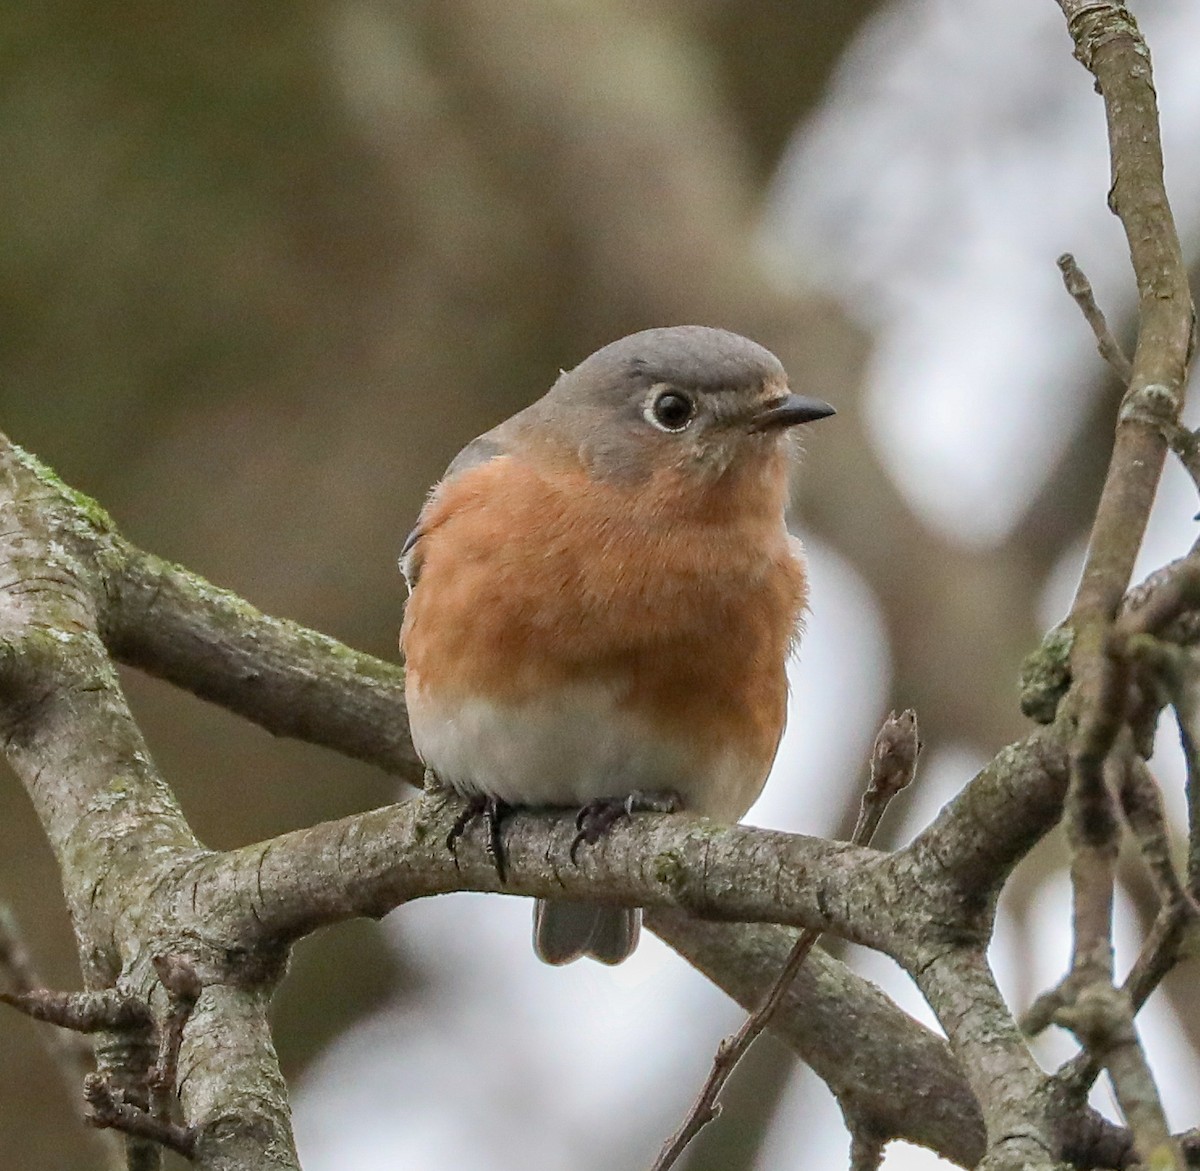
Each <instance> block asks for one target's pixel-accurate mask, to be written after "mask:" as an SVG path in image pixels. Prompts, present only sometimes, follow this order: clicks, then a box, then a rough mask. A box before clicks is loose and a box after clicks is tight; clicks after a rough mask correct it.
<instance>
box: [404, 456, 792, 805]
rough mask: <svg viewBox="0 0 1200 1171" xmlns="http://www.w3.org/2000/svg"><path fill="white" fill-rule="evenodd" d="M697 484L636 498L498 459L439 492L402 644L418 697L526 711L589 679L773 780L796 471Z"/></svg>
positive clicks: (659, 487)
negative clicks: (789, 506)
mask: <svg viewBox="0 0 1200 1171" xmlns="http://www.w3.org/2000/svg"><path fill="white" fill-rule="evenodd" d="M767 462H768V464H769V466H767V464H764V465H763V466H761V467H756V468H754V469H753V470H747V471H745V472H744V473H736V472H733V473H729V474H728V475H727V476H726V477H724V478H723V480H722V481H720V482H718V483H716V484H711V485H707V486H705V487H704V488H703V490H698V489H697V488H696V487H695V486H693V485H689V484H688V483H687V482H686V481H685V480H684V479H682V478H681V477H680V476H679V475H678V473H674V472H671V471H664V472H663V473H660V474H659V475H658V476H657V477H656V478H655V479H654V480H652V481H650V482H649V483H648V484H644V485H642V486H640V487H637V488H629V487H617V486H613V485H611V484H604V483H597V482H595V481H593V480H590V479H589V478H588V477H586V476H585V475H584V474H583V473H582V471H580V470H578V469H566V470H564V469H543V468H538V469H536V470H535V469H534V468H533V467H530V466H529V465H527V464H524V463H522V462H520V461H518V460H516V459H515V458H514V457H511V456H504V457H501V458H498V459H495V460H493V461H491V462H490V463H487V464H484V465H482V466H480V467H477V468H473V469H471V470H469V471H467V472H465V473H462V474H461V475H459V476H457V477H455V478H454V479H452V480H451V481H449V482H448V483H445V484H443V485H442V486H440V487H439V489H438V490H437V492H436V493H435V495H434V497H433V499H432V500H431V501H430V503H429V505H428V506H427V507H426V511H425V513H424V514H423V516H422V530H423V536H422V538H421V546H420V559H421V569H420V580H419V582H418V584H417V586H416V588H415V589H414V591H413V594H412V596H411V598H410V599H409V602H408V607H407V610H406V612H405V618H404V628H403V632H402V635H401V641H402V645H403V648H404V652H405V656H406V660H407V667H408V670H409V672H410V674H411V675H412V676H413V678H414V683H419V686H420V687H421V689H422V690H423V691H424V692H426V693H430V694H436V695H437V696H439V697H441V698H453V697H455V696H457V697H462V698H464V699H465V698H469V697H472V696H486V697H488V698H491V699H494V700H497V701H501V702H503V701H511V702H519V701H523V700H527V699H530V698H536V697H538V696H540V695H544V694H545V693H546V691H547V689H551V688H554V687H556V686H561V685H564V684H570V683H577V682H600V683H605V684H608V685H610V686H611V687H612V688H613V690H614V692H615V693H616V695H617V696H618V702H619V703H620V704H622V705H624V706H627V707H628V708H630V709H632V710H634V711H636V712H638V713H639V714H641V715H643V716H646V717H648V718H650V719H652V720H653V721H654V723H655V726H656V727H658V728H661V729H662V731H663V734H664V735H668V736H672V737H678V738H679V739H681V740H683V741H685V742H689V743H694V744H695V745H696V748H697V749H698V750H699V751H718V750H722V749H733V750H735V751H737V752H738V753H739V754H744V756H745V758H746V759H747V762H748V764H750V765H751V766H752V767H753V768H754V770H755V771H756V772H761V776H758V777H757V780H756V781H755V784H761V780H762V779H763V778H764V777H765V774H766V771H767V769H768V768H769V766H770V763H771V760H772V759H773V758H774V754H775V750H776V748H777V746H778V742H779V737H780V734H781V732H782V729H783V724H784V718H785V708H786V698H787V683H786V678H785V674H784V664H785V661H786V659H787V655H788V652H789V649H790V646H791V643H792V641H793V639H794V637H795V635H796V631H797V624H798V622H799V620H800V616H801V614H802V611H803V609H804V605H805V601H806V595H807V585H806V580H805V575H804V570H803V566H802V565H801V564H800V562H799V561H798V560H797V559H796V557H795V556H794V555H793V553H792V549H791V546H790V543H789V540H788V538H787V534H786V532H785V530H784V527H783V521H782V514H783V501H784V493H785V491H786V464H785V462H784V458H783V456H782V454H780V455H779V457H778V459H772V460H770V461H767Z"/></svg>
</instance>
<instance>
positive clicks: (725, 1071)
mask: <svg viewBox="0 0 1200 1171" xmlns="http://www.w3.org/2000/svg"><path fill="white" fill-rule="evenodd" d="M920 748H921V742H920V738H919V736H918V733H917V716H916V713H915V712H913V711H912V710H908V711H904V712H901V713H900V714H899V715H897V714H896V713H895V712H892V713H891V714H890V715H889V716H888V718H887V719H886V720H884V722H883V726H882V727H881V728H880V729H879V734H878V735H877V736H876V737H875V744H874V747H873V748H872V750H871V779H870V782H869V783H868V785H867V789H866V792H864V793H863V798H862V805H861V807H860V808H859V813H858V821H857V823H856V824H855V826H854V833H853V835H852V836H851V839H850V840H851V841H852V842H853V844H854V845H856V846H865V845H866V844H867V843H868V842H869V841H870V840H871V838H872V836H873V835H874V833H875V830H876V829H877V828H878V826H879V822H880V820H881V818H882V817H883V813H884V810H885V809H886V808H887V806H888V803H889V802H890V801H891V799H892V798H893V797H895V795H896V794H897V793H899V792H900V791H901V790H902V789H904V788H906V787H907V786H908V785H909V784H910V783H911V781H912V778H913V775H914V773H915V772H916V767H917V755H918V753H919V752H920ZM820 938H821V932H820V931H818V930H816V929H815V928H806V929H805V930H803V931H801V932H800V934H799V936H798V937H797V939H796V942H795V944H794V945H793V947H792V950H791V953H790V954H789V955H788V958H787V960H786V962H785V963H784V965H783V969H782V971H781V972H780V974H779V976H778V978H777V979H776V981H775V983H774V984H773V985H772V986H771V990H770V991H769V992H768V993H767V997H766V999H765V1000H764V1001H763V1003H762V1006H761V1007H760V1008H759V1009H758V1010H757V1011H755V1012H754V1013H752V1014H751V1015H750V1016H749V1017H747V1018H746V1021H745V1023H744V1024H743V1025H742V1027H741V1028H740V1029H739V1030H738V1031H737V1032H736V1033H735V1034H734V1035H733V1036H732V1037H726V1038H725V1040H723V1041H722V1042H721V1044H720V1045H719V1046H718V1048H717V1054H716V1057H715V1058H714V1059H713V1064H712V1069H711V1070H710V1071H709V1074H708V1078H707V1080H706V1081H705V1083H704V1086H703V1087H702V1088H701V1090H700V1094H699V1096H698V1097H697V1098H696V1100H695V1102H694V1103H693V1104H692V1107H691V1109H690V1110H689V1111H688V1113H687V1116H686V1117H685V1118H684V1120H683V1122H682V1123H680V1125H679V1128H678V1130H676V1131H675V1133H674V1134H673V1135H672V1136H671V1137H670V1139H668V1140H667V1142H666V1143H665V1144H664V1146H663V1148H662V1150H661V1151H660V1152H659V1154H658V1158H657V1159H656V1160H655V1161H654V1166H653V1171H667V1169H668V1168H670V1167H673V1166H674V1165H675V1163H676V1161H677V1160H678V1159H679V1156H680V1155H681V1154H683V1151H684V1148H686V1147H687V1145H688V1143H690V1142H691V1141H692V1139H693V1138H695V1137H696V1135H697V1134H699V1133H700V1131H701V1130H702V1129H703V1128H704V1127H705V1126H707V1125H708V1124H709V1123H710V1122H712V1121H713V1119H714V1118H716V1117H717V1115H718V1114H719V1113H720V1103H719V1102H718V1101H717V1098H718V1096H719V1095H720V1093H721V1090H722V1089H723V1088H724V1086H725V1083H726V1082H727V1081H728V1080H729V1078H730V1075H731V1074H732V1073H733V1071H734V1069H735V1068H736V1067H737V1064H738V1062H739V1061H740V1060H741V1059H742V1057H743V1056H744V1055H745V1053H746V1051H747V1050H748V1049H749V1048H750V1046H751V1045H752V1044H753V1043H754V1041H755V1040H756V1039H757V1037H758V1036H759V1035H760V1034H761V1033H762V1032H763V1031H764V1030H765V1029H766V1028H767V1026H768V1025H769V1024H770V1023H771V1018H772V1017H773V1016H774V1015H775V1012H776V1011H777V1010H778V1008H779V1006H780V1005H781V1004H782V1003H783V1001H784V998H785V996H786V995H787V991H788V989H789V988H790V987H791V984H792V981H793V980H794V979H795V976H796V973H797V972H798V971H799V970H800V968H801V966H802V965H803V964H804V961H805V960H806V959H807V958H808V953H809V952H810V951H812V949H813V946H814V945H815V944H816V942H817V940H818V939H820Z"/></svg>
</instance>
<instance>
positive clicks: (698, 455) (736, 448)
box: [536, 325, 834, 482]
mask: <svg viewBox="0 0 1200 1171" xmlns="http://www.w3.org/2000/svg"><path fill="white" fill-rule="evenodd" d="M536 411H537V414H538V416H539V417H540V418H539V421H541V422H545V423H550V424H551V425H552V426H553V429H554V431H555V432H556V433H557V434H558V435H559V436H560V437H561V438H562V439H564V440H566V441H567V442H568V443H570V445H571V446H572V447H573V448H574V449H575V450H576V451H578V453H579V456H580V458H581V459H582V460H583V461H584V462H585V463H586V464H587V465H588V467H589V469H590V470H591V472H592V473H593V474H594V475H597V476H601V477H603V478H605V479H610V480H617V481H625V482H637V481H640V480H644V479H645V478H647V477H648V476H649V475H651V474H652V473H653V472H654V471H655V470H657V469H660V468H676V469H679V470H680V471H684V472H686V471H694V472H695V473H696V474H697V475H700V476H702V477H704V478H705V479H711V478H712V477H714V476H719V475H720V474H721V473H723V472H724V471H726V470H727V469H728V468H729V467H731V466H732V465H733V464H734V463H735V462H737V460H738V459H739V457H743V456H752V455H753V454H754V453H755V452H758V453H762V454H765V453H766V452H767V451H769V450H774V449H777V448H778V446H779V444H780V441H781V439H782V436H783V435H784V434H785V432H786V431H787V429H788V428H789V427H792V426H794V425H796V424H798V423H806V422H810V421H812V420H814V419H821V418H824V417H825V416H827V415H832V414H833V413H834V412H833V408H832V407H831V406H829V405H828V404H827V403H824V402H821V401H820V400H819V399H812V398H807V397H804V396H802V395H796V394H792V393H791V391H790V390H789V389H788V384H787V374H786V373H785V371H784V369H783V365H782V363H781V362H780V361H779V359H778V358H776V357H775V355H774V354H772V353H771V352H770V350H767V349H764V348H763V347H762V346H760V345H758V344H757V343H756V342H752V341H750V340H749V339H748V338H744V337H741V336H740V335H739V334H736V333H729V332H728V331H726V330H723V329H710V328H708V327H706V326H701V325H680V326H673V327H671V328H668V329H648V330H644V331H643V332H641V333H635V334H631V335H630V336H629V337H624V338H621V339H620V340H619V341H615V342H612V343H610V344H609V345H607V346H604V347H603V348H602V349H599V350H597V351H596V352H595V353H594V354H592V355H591V357H589V358H585V359H584V360H583V361H582V362H580V363H579V365H578V366H576V367H575V368H574V369H573V370H568V371H566V372H564V374H563V375H562V377H561V378H559V380H558V381H557V382H556V383H555V384H554V386H553V387H552V389H551V390H550V392H549V393H548V394H547V395H546V396H545V397H544V398H543V399H542V400H541V401H540V402H539V403H538V404H537V405H536Z"/></svg>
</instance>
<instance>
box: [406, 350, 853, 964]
mask: <svg viewBox="0 0 1200 1171" xmlns="http://www.w3.org/2000/svg"><path fill="white" fill-rule="evenodd" d="M831 414H833V408H832V407H830V406H829V405H828V404H826V403H823V402H821V401H819V400H817V399H812V398H806V397H802V396H800V395H796V394H792V393H791V392H790V390H789V389H788V385H787V375H786V374H785V372H784V369H783V366H782V365H781V364H780V362H779V359H778V358H776V357H775V356H774V355H773V354H772V353H770V352H769V351H767V350H765V349H763V347H762V346H759V345H756V344H755V343H754V342H752V341H749V340H747V339H746V338H744V337H739V336H738V335H737V334H733V333H727V332H726V331H724V330H720V329H709V328H705V327H702V326H679V327H675V328H671V329H651V330H646V331H644V332H642V333H635V334H633V335H632V336H630V337H626V338H622V339H621V340H620V341H616V342H613V343H611V344H610V345H607V346H605V347H604V348H603V349H601V350H598V351H597V352H596V353H594V354H592V356H591V357H590V358H587V359H585V360H584V361H583V362H581V363H580V364H579V365H578V366H576V367H575V368H574V369H573V370H569V371H566V372H565V373H563V374H562V376H561V377H560V378H559V379H558V381H557V382H555V384H554V385H553V386H552V387H551V388H550V391H549V392H548V393H547V394H546V395H545V396H543V397H542V398H540V399H539V400H538V401H537V402H535V403H533V405H532V406H529V407H526V408H525V410H523V411H521V412H519V413H518V414H516V415H514V416H513V417H512V418H511V419H507V420H506V421H505V422H503V423H501V424H500V425H499V426H498V427H495V428H493V429H492V430H491V431H489V432H488V433H487V434H486V435H482V436H480V438H478V439H476V440H474V441H473V442H472V443H469V444H468V445H467V446H466V447H465V448H463V450H462V451H461V452H459V454H458V455H457V456H456V457H455V459H454V461H453V462H452V463H451V464H450V466H449V468H448V469H447V470H446V474H445V475H444V476H443V478H442V479H441V481H440V482H439V483H438V484H437V485H436V486H435V487H434V489H433V491H432V492H431V493H430V496H429V499H428V501H427V502H426V504H425V507H424V508H423V509H422V511H421V515H420V518H419V520H418V521H417V526H416V528H415V529H414V530H413V531H412V533H411V534H410V535H409V538H408V540H407V542H406V543H405V546H404V552H403V554H402V557H401V566H402V568H403V570H404V575H405V577H406V579H407V580H408V583H409V589H410V591H411V594H410V597H409V599H408V604H407V608H406V610H405V614H404V625H403V629H402V631H401V635H400V641H401V646H402V648H403V651H404V655H405V659H406V662H407V685H406V699H407V703H408V714H409V722H410V727H411V732H412V739H413V744H414V745H415V747H416V750H417V752H418V753H419V754H420V756H421V758H422V759H423V760H424V762H425V764H426V766H427V767H428V768H429V769H430V770H431V771H432V773H433V774H434V776H435V777H436V779H437V781H438V782H440V783H441V784H442V785H445V786H449V787H450V788H451V789H453V790H455V791H456V792H458V793H460V794H462V795H464V796H467V797H470V798H472V799H473V800H476V801H482V800H483V799H484V798H486V799H488V801H490V802H493V803H501V804H503V805H517V806H570V807H578V806H583V807H584V808H585V810H586V809H588V808H595V807H598V806H603V805H604V804H606V803H607V804H609V805H612V806H614V807H616V808H619V807H620V805H621V804H622V803H625V804H626V807H627V808H628V802H629V801H630V800H631V799H633V800H636V799H637V798H639V797H640V796H641V795H642V794H650V793H654V794H661V793H669V794H672V795H677V799H678V805H679V806H680V807H682V808H684V809H688V810H691V811H694V812H696V813H700V814H703V815H706V816H708V817H713V818H717V819H719V820H722V821H727V822H733V821H736V820H738V819H739V818H740V817H742V816H743V815H744V814H745V813H746V811H747V810H748V809H749V808H750V806H751V804H752V803H753V802H754V800H755V798H757V796H758V794H759V792H760V791H761V790H762V786H763V783H764V781H765V780H766V777H767V773H768V771H769V769H770V767H771V763H772V761H773V760H774V758H775V752H776V749H777V748H778V746H779V738H780V736H781V735H782V732H783V725H784V720H785V715H786V700H787V680H786V676H785V674H784V667H785V662H786V660H787V657H788V654H789V652H790V650H791V648H792V646H793V644H794V643H795V640H796V638H797V636H798V632H799V624H800V620H801V616H802V614H803V612H804V609H805V604H806V599H807V593H808V587H807V581H806V577H805V569H804V562H803V559H802V556H801V550H800V545H799V542H797V541H796V540H795V539H794V538H792V537H790V536H789V535H788V532H787V529H786V528H785V526H784V507H785V504H786V502H787V494H788V470H789V463H790V460H789V456H790V454H791V444H790V443H789V442H788V441H787V438H786V436H787V435H788V429H789V428H790V427H792V426H794V425H795V424H797V423H805V422H808V421H810V420H813V419H820V418H823V417H825V416H826V415H831ZM581 817H583V814H581ZM588 840H591V838H588ZM640 921H641V915H640V912H639V911H637V910H633V909H629V908H625V907H617V906H613V905H611V904H609V905H605V904H600V903H596V904H592V903H581V902H566V901H553V902H544V901H539V902H538V904H537V908H536V910H535V915H534V948H535V950H536V951H537V954H538V955H539V956H540V957H541V958H542V959H543V960H545V961H547V962H548V963H552V964H561V963H567V962H569V961H570V960H573V959H576V958H577V957H578V956H580V955H585V954H586V955H591V956H593V957H594V958H596V959H599V960H601V961H603V962H605V963H610V964H613V963H619V962H620V961H621V960H623V959H625V958H626V956H628V955H629V954H630V953H631V952H632V951H633V949H634V947H635V946H636V944H637V937H638V931H639V927H640Z"/></svg>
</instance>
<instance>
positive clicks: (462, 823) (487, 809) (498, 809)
mask: <svg viewBox="0 0 1200 1171" xmlns="http://www.w3.org/2000/svg"><path fill="white" fill-rule="evenodd" d="M512 811H513V808H512V806H511V805H509V804H508V802H506V801H501V800H500V798H499V797H485V796H484V795H483V794H482V793H478V794H476V795H475V796H474V797H469V798H468V799H467V804H466V805H465V806H464V807H463V810H462V812H461V813H459V815H458V816H457V817H456V818H455V819H454V824H453V825H452V826H451V827H450V832H449V833H448V834H447V835H446V849H447V850H449V851H450V853H451V854H452V855H453V857H454V865H455V866H457V865H458V839H459V838H461V837H462V836H463V834H464V833H466V832H467V827H468V826H469V825H470V824H471V822H473V821H474V820H475V819H476V818H483V824H484V825H485V826H486V827H487V837H486V839H484V844H483V848H484V850H485V851H486V852H487V856H488V857H489V858H490V859H491V862H492V865H493V866H494V867H495V868H496V877H497V878H499V879H500V881H501V882H507V881H508V861H507V859H506V858H505V856H504V842H503V841H502V840H501V838H500V830H501V827H502V826H503V823H504V819H505V818H506V817H508V816H509V814H511V813H512Z"/></svg>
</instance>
